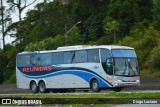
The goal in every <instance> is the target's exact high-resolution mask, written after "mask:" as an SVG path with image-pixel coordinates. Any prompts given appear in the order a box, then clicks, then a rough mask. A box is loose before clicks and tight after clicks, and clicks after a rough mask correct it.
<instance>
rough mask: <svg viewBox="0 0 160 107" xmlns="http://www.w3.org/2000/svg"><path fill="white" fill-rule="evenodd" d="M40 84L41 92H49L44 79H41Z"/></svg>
mask: <svg viewBox="0 0 160 107" xmlns="http://www.w3.org/2000/svg"><path fill="white" fill-rule="evenodd" d="M38 86H39V92H40V93H46V92H47V89H46V84H45V83H44V82H43V81H40V83H39V85H38Z"/></svg>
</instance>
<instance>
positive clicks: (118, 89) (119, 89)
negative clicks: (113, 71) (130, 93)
mask: <svg viewBox="0 0 160 107" xmlns="http://www.w3.org/2000/svg"><path fill="white" fill-rule="evenodd" d="M121 90H122V88H121V87H117V88H113V91H115V92H120V91H121Z"/></svg>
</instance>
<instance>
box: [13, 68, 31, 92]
mask: <svg viewBox="0 0 160 107" xmlns="http://www.w3.org/2000/svg"><path fill="white" fill-rule="evenodd" d="M16 79H17V88H22V89H30V87H29V84H30V79H29V78H26V77H25V76H23V75H22V74H21V73H20V71H19V70H18V68H16Z"/></svg>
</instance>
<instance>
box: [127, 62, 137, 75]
mask: <svg viewBox="0 0 160 107" xmlns="http://www.w3.org/2000/svg"><path fill="white" fill-rule="evenodd" d="M128 63H129V68H130V69H131V70H132V71H133V73H134V75H136V73H135V71H134V70H133V68H132V66H131V63H130V62H128ZM129 71H130V70H129Z"/></svg>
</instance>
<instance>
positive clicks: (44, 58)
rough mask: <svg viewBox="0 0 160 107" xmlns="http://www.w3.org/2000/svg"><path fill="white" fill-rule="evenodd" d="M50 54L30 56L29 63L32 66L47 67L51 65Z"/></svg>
mask: <svg viewBox="0 0 160 107" xmlns="http://www.w3.org/2000/svg"><path fill="white" fill-rule="evenodd" d="M51 62H52V60H51V53H48V54H36V55H32V57H31V63H32V64H33V65H34V66H47V65H51Z"/></svg>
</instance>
